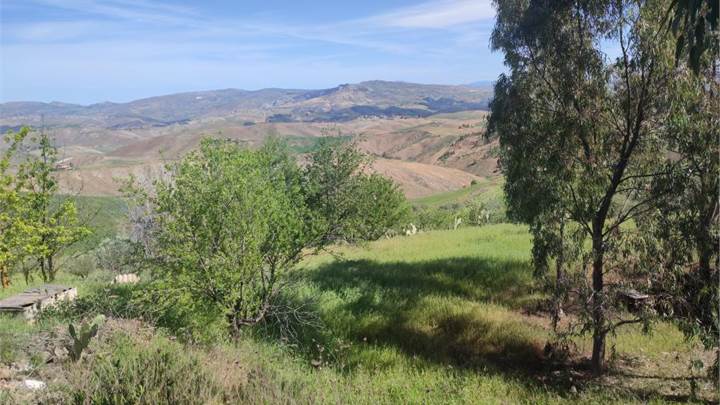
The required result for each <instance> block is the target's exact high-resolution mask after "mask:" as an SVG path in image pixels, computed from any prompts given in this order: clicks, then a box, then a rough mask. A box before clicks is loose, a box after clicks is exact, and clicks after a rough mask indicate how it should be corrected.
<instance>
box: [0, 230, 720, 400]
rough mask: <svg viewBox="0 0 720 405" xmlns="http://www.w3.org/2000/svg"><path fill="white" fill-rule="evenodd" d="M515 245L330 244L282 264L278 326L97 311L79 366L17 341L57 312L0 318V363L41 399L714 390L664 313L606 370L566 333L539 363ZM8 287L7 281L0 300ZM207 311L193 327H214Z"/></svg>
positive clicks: (508, 237)
mask: <svg viewBox="0 0 720 405" xmlns="http://www.w3.org/2000/svg"><path fill="white" fill-rule="evenodd" d="M529 251H530V237H529V234H528V233H527V231H526V229H525V228H524V227H522V226H517V225H510V224H499V225H488V226H484V227H466V228H460V229H458V230H454V231H432V232H422V233H419V234H417V235H414V236H410V237H396V238H392V239H383V240H380V241H377V242H372V243H369V244H366V245H363V246H357V247H348V246H346V247H337V248H335V249H333V250H332V251H331V252H329V253H327V254H323V255H320V256H315V257H311V258H310V259H308V260H306V261H304V262H303V263H302V265H301V266H300V267H299V268H298V269H297V270H296V271H295V272H294V273H293V274H292V276H291V280H290V281H289V282H290V283H291V285H290V288H288V291H289V293H288V294H287V295H286V297H285V299H286V300H287V302H288V307H289V308H296V309H298V311H299V313H302V314H304V315H298V316H296V317H293V318H291V319H290V320H289V321H287V322H286V323H284V324H283V325H282V327H280V326H278V325H276V324H275V323H273V322H269V323H268V324H266V325H264V326H259V327H256V328H254V329H249V330H247V331H246V333H245V334H244V335H243V337H241V338H240V339H239V340H237V341H229V340H227V339H223V338H215V339H214V340H213V339H205V340H203V341H202V342H201V341H199V340H198V341H196V343H191V342H190V341H185V340H183V339H176V338H175V337H174V336H175V333H174V331H173V330H169V329H167V328H153V327H151V326H150V325H147V324H146V323H143V322H140V321H137V320H131V319H128V320H119V319H109V320H108V321H107V322H106V323H105V325H104V326H103V327H102V328H101V333H100V334H99V336H98V338H97V339H96V340H94V341H93V342H92V343H91V346H90V349H89V355H87V356H86V357H85V358H84V359H83V360H81V361H80V362H79V363H70V362H55V363H49V364H47V365H45V364H42V361H40V360H38V359H33V357H32V356H33V355H32V351H33V350H38V349H37V348H36V346H37V345H41V343H28V342H34V341H35V342H37V341H40V342H44V343H42V344H45V345H48V344H50V345H51V346H52V343H47V342H53V341H56V342H57V341H59V340H60V341H61V340H62V339H63V336H64V335H66V333H65V331H66V326H65V324H64V323H62V322H60V321H59V320H57V319H52V318H50V319H46V320H44V321H41V322H38V323H36V324H34V325H26V324H24V323H23V322H18V321H16V320H11V319H7V318H0V331H2V332H0V334H1V335H0V337H2V345H0V360H1V361H2V362H3V363H10V362H21V361H22V360H21V359H22V358H23V356H25V357H27V360H26V361H29V362H30V364H31V365H32V367H30V371H27V372H26V374H28V375H30V376H34V377H35V378H40V379H43V380H44V381H48V382H49V384H50V388H51V389H50V390H48V391H47V392H46V393H45V394H44V395H47V398H46V399H48V400H53V398H54V399H59V400H68V398H69V399H71V400H72V401H75V402H77V403H82V402H83V401H84V400H85V399H87V398H90V397H92V398H94V399H95V400H97V401H99V402H101V403H102V402H103V400H107V402H109V403H117V402H118V401H119V402H122V401H126V402H130V403H134V402H139V403H156V402H158V401H160V402H162V401H163V400H167V399H168V398H171V399H174V400H176V401H179V402H196V403H223V402H230V403H232V402H249V403H308V404H309V403H313V404H314V403H361V404H362V403H364V404H378V403H388V404H389V403H417V404H421V403H422V404H429V403H437V404H441V403H442V404H445V403H532V404H537V403H604V402H623V403H634V402H636V403H664V402H666V401H674V400H686V399H690V395H691V393H690V386H691V385H692V384H694V385H695V386H696V391H697V392H698V395H699V398H701V399H706V400H710V399H713V398H714V399H715V400H716V399H717V396H716V393H713V391H712V384H711V383H710V382H709V381H707V380H702V379H697V380H695V379H693V378H691V377H692V375H691V374H689V371H688V369H687V364H688V363H689V361H690V360H691V359H693V358H695V357H697V356H705V357H707V353H703V352H702V351H699V350H698V349H697V345H696V344H695V342H686V341H684V340H683V336H682V334H681V333H680V332H679V331H677V330H676V329H675V328H674V327H673V326H672V325H669V324H658V325H656V327H655V329H654V333H653V334H651V335H646V334H643V333H642V332H641V330H640V329H639V328H627V329H623V330H621V331H620V332H619V333H618V335H617V336H616V337H615V338H614V339H613V340H612V343H611V344H613V345H614V354H613V356H614V358H615V360H614V361H613V371H612V372H611V373H609V375H608V376H607V377H604V378H603V379H602V380H596V379H590V378H589V377H588V373H587V372H586V367H585V365H584V364H583V360H582V359H583V356H586V355H587V353H588V352H589V349H590V342H589V339H583V338H578V339H576V344H577V347H578V353H577V356H576V358H575V359H574V360H573V361H572V362H570V363H566V364H552V363H551V362H549V361H547V360H546V356H545V353H544V347H545V344H546V343H547V341H548V340H549V339H550V338H551V335H552V332H551V329H550V325H549V321H548V319H547V317H543V316H541V315H539V314H537V313H534V312H533V311H532V308H536V307H537V303H538V302H540V301H542V300H543V298H544V294H543V293H542V291H540V290H538V289H537V288H536V287H534V285H535V284H533V280H532V270H531V267H530V262H529ZM58 282H61V283H65V284H72V285H78V286H79V287H80V295H81V296H83V295H88V294H92V293H93V292H97V291H105V292H106V294H107V295H106V296H105V299H106V300H113V299H118V297H121V296H122V295H123V292H127V291H128V289H132V288H142V287H141V286H137V287H110V288H109V289H108V287H102V286H101V285H100V284H99V283H98V282H95V281H87V280H78V279H73V278H72V277H71V276H68V275H62V276H61V278H60V279H59V280H58ZM24 288H25V285H24V282H22V281H21V280H19V279H18V280H15V284H14V286H13V288H12V289H11V290H7V291H0V298H2V297H4V296H7V295H9V294H11V293H13V292H16V291H19V290H21V289H24ZM102 288H105V289H104V290H102ZM104 294H105V293H104ZM208 322H209V323H208V324H207V325H204V327H201V329H204V331H203V332H204V333H206V334H208V335H211V334H212V332H211V331H213V330H217V329H218V328H220V327H219V326H217V325H214V324H213V323H212V320H210V321H208ZM216 326H217V327H216ZM283 331H285V333H283ZM287 331H290V332H289V333H288V332H287ZM181 342H184V343H181ZM33 348H35V349H33ZM705 360H707V358H705ZM620 376H622V378H620ZM120 381H125V382H126V383H124V384H120V383H119V382H120ZM172 387H176V388H172ZM190 387H195V388H192V389H191V388H190ZM0 398H3V397H2V396H0ZM26 399H27V398H26V397H23V396H22V395H20V394H15V395H14V396H13V394H12V391H9V393H6V394H5V400H6V401H10V400H12V401H19V402H22V401H23V400H26ZM0 400H2V399H0Z"/></svg>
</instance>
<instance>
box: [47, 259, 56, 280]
mask: <svg viewBox="0 0 720 405" xmlns="http://www.w3.org/2000/svg"><path fill="white" fill-rule="evenodd" d="M46 260H47V274H48V281H50V282H53V281H55V263H54V262H53V256H52V255H49V256H48V257H47V258H46Z"/></svg>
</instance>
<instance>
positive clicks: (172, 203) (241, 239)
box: [134, 140, 406, 334]
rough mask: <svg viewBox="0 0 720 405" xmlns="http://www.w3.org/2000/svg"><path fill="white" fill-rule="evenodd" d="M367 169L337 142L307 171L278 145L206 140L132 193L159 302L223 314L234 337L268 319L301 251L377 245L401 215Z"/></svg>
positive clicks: (321, 147) (392, 189)
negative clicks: (148, 188) (165, 175)
mask: <svg viewBox="0 0 720 405" xmlns="http://www.w3.org/2000/svg"><path fill="white" fill-rule="evenodd" d="M363 164H364V157H363V156H362V155H361V154H359V153H358V152H357V151H356V150H355V149H354V148H353V147H352V146H351V145H348V144H346V143H338V142H334V141H320V142H319V144H318V148H317V149H316V150H315V151H314V152H313V153H312V154H311V156H310V163H309V164H308V165H307V167H306V168H304V169H302V168H300V167H299V166H298V165H297V163H296V161H295V159H294V158H293V157H291V156H290V155H289V152H288V149H287V147H286V145H284V144H280V143H278V142H275V141H270V142H268V143H267V144H266V145H265V146H264V147H263V148H261V149H260V150H256V151H253V150H247V149H243V148H242V147H240V145H238V144H237V143H234V142H230V141H218V140H204V141H203V142H202V144H201V146H200V149H199V150H197V151H195V152H192V153H190V154H189V155H188V156H186V157H185V158H184V159H182V160H181V161H180V162H178V163H176V164H173V165H171V166H170V167H168V171H169V172H170V173H171V174H172V178H171V179H168V180H166V181H159V182H157V183H155V187H154V190H153V192H152V193H145V192H142V191H140V190H137V189H136V190H134V191H135V194H134V196H135V197H137V198H136V199H135V202H136V203H137V205H138V206H140V205H142V206H149V207H151V210H150V214H149V215H150V216H151V218H150V219H149V220H147V219H144V223H148V224H152V229H151V230H150V231H149V232H148V234H149V235H151V236H152V237H151V238H150V246H148V247H146V248H145V253H146V262H147V264H148V265H149V266H150V267H151V268H152V269H153V273H154V276H155V278H156V284H155V285H156V286H157V287H158V288H157V289H156V290H155V292H156V293H157V297H156V298H157V299H158V300H160V301H163V300H164V298H162V297H161V296H162V295H165V296H167V297H168V298H170V300H171V301H172V302H174V303H177V304H181V303H182V304H184V305H186V307H187V309H189V310H194V309H197V310H199V311H201V312H208V311H209V312H213V313H217V312H219V313H221V314H223V315H225V316H226V317H227V321H228V323H229V326H230V328H231V331H232V332H233V333H235V334H237V333H238V331H239V329H240V328H241V327H242V326H245V325H252V324H255V323H258V322H260V321H262V320H263V319H264V318H265V317H266V315H267V314H268V312H269V311H271V310H272V309H273V308H275V307H276V306H275V305H274V300H276V299H277V297H278V296H279V293H280V290H281V289H282V286H283V285H284V284H283V282H282V278H283V277H284V275H285V274H286V273H287V272H288V271H289V270H290V269H291V268H292V267H293V266H295V265H296V264H297V263H298V262H299V261H300V259H301V258H302V257H304V255H306V254H308V253H313V252H317V251H318V250H320V249H322V248H323V247H325V246H327V245H328V244H331V243H335V242H338V241H348V242H354V241H359V240H367V239H377V238H379V237H380V236H382V235H383V234H384V233H385V231H386V229H387V228H390V227H392V226H393V225H394V224H395V223H396V222H398V221H399V220H400V218H402V216H403V213H404V212H405V210H406V208H405V205H404V197H403V196H402V194H401V193H400V192H399V190H398V189H397V187H396V186H394V185H393V184H392V183H390V182H389V181H388V180H386V179H383V178H381V177H379V176H374V175H367V174H365V171H364V167H363ZM148 195H151V197H149V196H148Z"/></svg>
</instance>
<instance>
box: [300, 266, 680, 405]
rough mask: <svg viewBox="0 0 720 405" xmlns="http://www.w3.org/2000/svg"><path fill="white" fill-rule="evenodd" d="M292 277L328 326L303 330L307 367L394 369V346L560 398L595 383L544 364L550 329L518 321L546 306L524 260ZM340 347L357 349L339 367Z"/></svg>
mask: <svg viewBox="0 0 720 405" xmlns="http://www.w3.org/2000/svg"><path fill="white" fill-rule="evenodd" d="M295 277H297V279H296V281H298V282H299V283H306V284H310V285H311V286H312V288H311V290H310V291H311V292H310V293H309V294H317V295H318V296H319V299H318V300H317V302H316V304H315V308H314V310H315V311H316V312H317V313H318V314H319V316H320V317H321V318H322V319H323V323H324V325H325V330H318V329H312V328H306V329H305V330H304V331H303V333H301V336H300V338H299V339H298V341H297V343H296V348H297V349H298V351H299V352H301V353H303V355H304V356H306V357H307V359H308V360H309V362H310V363H314V362H316V361H317V360H318V358H323V359H324V360H325V361H327V362H328V363H329V364H328V365H331V364H332V363H335V364H332V366H334V367H339V369H341V370H343V371H345V372H349V373H351V372H352V371H353V370H355V369H356V368H357V367H359V366H362V367H364V368H367V367H373V368H374V367H379V368H383V367H385V366H388V367H389V366H392V365H393V363H394V362H395V361H397V359H396V358H394V357H393V356H389V357H388V356H385V355H383V353H382V352H383V349H384V348H390V349H395V350H397V351H399V352H401V353H403V354H404V355H405V356H407V358H408V359H418V360H419V362H417V363H415V364H414V367H424V364H428V365H435V366H440V367H443V368H446V367H447V368H450V367H451V368H455V369H461V370H473V371H478V372H482V373H485V374H497V375H503V376H507V377H510V378H513V379H514V380H515V381H518V382H520V383H522V384H524V385H527V386H528V387H534V388H541V389H545V390H549V391H552V392H555V393H556V394H559V395H562V396H565V395H571V394H570V391H571V387H573V386H576V387H577V388H580V389H582V387H583V386H584V385H585V384H586V383H588V382H589V380H590V379H591V374H590V372H589V368H588V367H587V364H586V362H584V361H583V360H581V359H578V358H572V359H570V360H567V361H563V362H562V363H558V362H553V361H552V360H551V359H548V358H546V355H545V353H544V346H545V343H546V341H547V338H548V337H549V331H547V330H545V329H544V328H543V327H542V326H540V325H539V324H537V323H533V321H532V320H531V319H530V317H527V316H524V315H522V311H521V309H522V308H525V307H526V306H527V304H528V303H529V302H533V301H534V300H542V299H544V298H543V295H542V294H541V293H539V291H537V290H536V289H535V288H534V287H533V280H532V270H531V268H530V266H529V264H528V263H527V262H524V261H515V260H502V259H484V258H475V257H464V258H452V259H443V260H433V261H419V262H411V263H408V262H379V261H373V260H351V261H334V262H330V263H327V264H324V265H321V266H320V267H318V268H314V269H312V270H306V271H302V272H298V273H297V274H295ZM305 298H306V299H307V298H308V297H307V296H305ZM300 329H302V328H300ZM338 339H339V340H341V341H342V342H343V344H347V343H349V344H350V345H349V346H350V347H352V348H351V349H350V350H349V351H347V352H346V354H345V355H342V354H341V355H339V356H337V357H336V359H335V360H333V359H332V354H331V353H332V352H334V351H337V349H338V346H342V344H340V345H338V344H337V340H338ZM319 348H326V349H327V350H326V351H325V352H322V349H320V350H318V349H319ZM323 356H324V357H323ZM339 363H342V365H340V364H339ZM314 364H317V363H314ZM623 393H627V395H628V398H637V397H641V398H648V399H651V398H655V399H657V398H659V399H664V400H669V401H672V400H676V399H678V398H672V397H670V396H667V397H666V396H664V395H662V394H659V393H653V392H643V391H641V390H620V391H618V392H616V395H620V396H621V397H622V396H624V395H625V394H623Z"/></svg>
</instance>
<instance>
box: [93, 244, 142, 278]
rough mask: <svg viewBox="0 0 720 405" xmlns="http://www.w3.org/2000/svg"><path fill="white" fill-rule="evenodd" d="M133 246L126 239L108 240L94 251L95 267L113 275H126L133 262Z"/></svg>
mask: <svg viewBox="0 0 720 405" xmlns="http://www.w3.org/2000/svg"><path fill="white" fill-rule="evenodd" d="M134 259H135V245H134V244H133V243H132V242H131V241H130V240H128V239H122V238H112V239H110V238H108V239H104V240H103V241H102V242H100V245H99V246H98V247H97V249H95V260H96V262H97V265H98V266H99V267H100V268H101V269H103V270H106V271H109V272H111V273H114V274H121V273H126V272H128V271H130V269H132V265H133V263H134V262H135V260H134Z"/></svg>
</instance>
